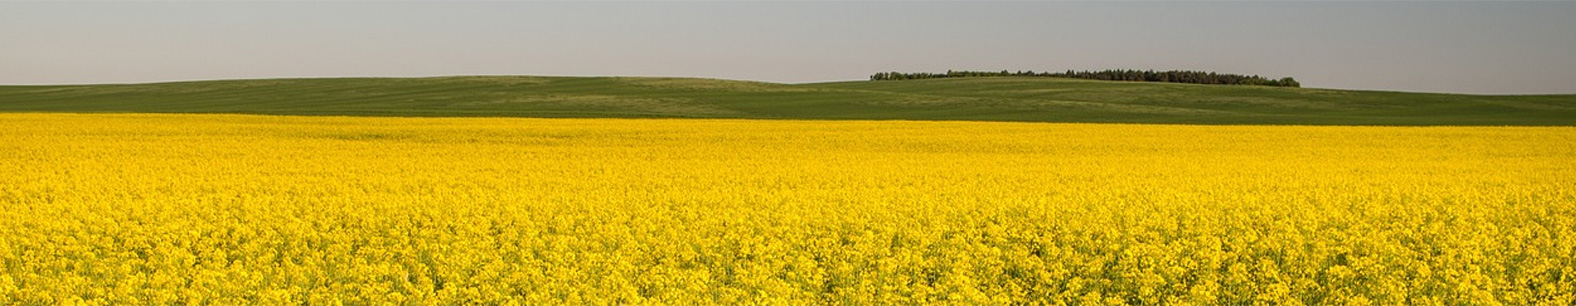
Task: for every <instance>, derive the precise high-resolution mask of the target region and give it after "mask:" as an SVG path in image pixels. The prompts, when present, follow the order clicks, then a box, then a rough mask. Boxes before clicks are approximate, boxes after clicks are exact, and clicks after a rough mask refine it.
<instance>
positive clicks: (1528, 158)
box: [0, 114, 1576, 305]
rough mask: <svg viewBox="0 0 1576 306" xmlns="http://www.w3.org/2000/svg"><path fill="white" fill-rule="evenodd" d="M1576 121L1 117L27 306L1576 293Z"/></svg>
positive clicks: (17, 279)
mask: <svg viewBox="0 0 1576 306" xmlns="http://www.w3.org/2000/svg"><path fill="white" fill-rule="evenodd" d="M1573 258H1576V128H1566V127H1545V128H1508V127H1505V128H1502V127H1299V126H1279V127H1269V126H1169V125H1092V124H1035V123H983V122H910V121H885V122H871V121H770V120H674V119H651V120H640V119H501V118H429V119H418V118H352V117H288V116H244V115H131V114H0V304H4V305H38V304H80V305H143V304H159V305H168V304H186V305H235V304H265V305H283V304H292V305H294V304H310V305H392V304H402V305H409V304H417V305H449V304H576V305H579V304H598V305H607V304H770V305H790V304H792V305H799V304H852V305H890V304H905V305H906V304H1069V305H1107V304H1211V305H1246V304H1277V305H1302V304H1307V305H1365V304H1382V305H1396V304H1420V305H1438V304H1474V305H1491V304H1515V305H1571V304H1573V303H1576V260H1573Z"/></svg>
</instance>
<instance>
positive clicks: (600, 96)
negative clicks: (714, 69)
mask: <svg viewBox="0 0 1576 306" xmlns="http://www.w3.org/2000/svg"><path fill="white" fill-rule="evenodd" d="M0 112H74V113H83V112H91V113H100V112H108V113H120V112H136V113H145V112H151V113H242V114H278V115H353V116H412V117H416V116H486V117H617V118H632V117H671V118H762V119H910V120H986V121H1039V122H1111V123H1190V124H1311V125H1576V95H1527V96H1484V95H1456V94H1430V93H1401V92H1378V91H1351V90H1331V89H1313V88H1283V87H1262V86H1220V85H1194V84H1174V83H1142V82H1108V81H1091V80H1077V79H1059V78H1018V77H991V78H959V79H930V80H910V81H879V82H872V81H857V82H834V83H814V84H774V83H761V82H747V81H729V80H713V79H688V78H636V77H530V76H519V77H515V76H484V77H441V78H339V79H268V80H229V81H198V82H176V83H154V84H128V85H68V86H0Z"/></svg>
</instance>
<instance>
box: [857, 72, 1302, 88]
mask: <svg viewBox="0 0 1576 306" xmlns="http://www.w3.org/2000/svg"><path fill="white" fill-rule="evenodd" d="M1005 76H1015V77H1053V78H1075V79H1090V80H1103V81H1136V82H1166V83H1189V84H1216V85H1261V86H1280V87H1301V86H1302V84H1299V83H1297V80H1296V79H1292V78H1291V77H1285V78H1280V79H1278V80H1275V79H1268V78H1264V77H1260V76H1257V75H1240V74H1230V73H1215V72H1205V71H1190V70H1170V71H1154V70H1100V71H1073V70H1068V71H1066V72H1034V71H1033V70H1029V71H1016V72H1013V71H1007V70H1002V71H953V70H947V72H946V73H930V72H917V73H903V72H896V71H894V72H881V73H876V74H873V75H870V80H871V81H888V80H919V79H938V78H968V77H1005Z"/></svg>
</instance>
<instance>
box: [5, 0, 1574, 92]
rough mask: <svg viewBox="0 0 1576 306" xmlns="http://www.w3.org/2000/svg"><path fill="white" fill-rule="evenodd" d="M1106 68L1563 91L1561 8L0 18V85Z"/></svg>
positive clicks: (1436, 5) (938, 7)
mask: <svg viewBox="0 0 1576 306" xmlns="http://www.w3.org/2000/svg"><path fill="white" fill-rule="evenodd" d="M1107 68H1132V69H1156V70H1167V69H1189V70H1210V71H1219V72H1231V73H1242V74H1259V75H1263V76H1267V77H1281V76H1293V77H1296V78H1297V79H1298V80H1300V81H1302V83H1303V84H1304V86H1308V87H1331V88H1355V89H1387V90H1405V91H1437V92H1465V93H1576V2H1573V1H1552V2H1499V1H1494V2H1119V3H1110V2H978V1H956V2H590V3H586V2H454V1H436V2H397V3H387V2H223V3H211V2H210V3H205V2H66V3H51V2H0V84H62V83H111V82H152V81H169V80H196V79H229V78H266V77H333V76H432V75H475V74H489V75H499V74H504V75H516V74H518V75H626V76H691V77H712V78H726V79H747V80H764V81H776V82H813V81H831V80H853V79H864V78H865V77H866V76H868V75H869V74H871V73H874V72H880V71H894V70H895V71H945V70H947V69H973V70H1003V69H1008V70H1036V71H1040V70H1067V69H1079V70H1082V69H1107Z"/></svg>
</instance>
